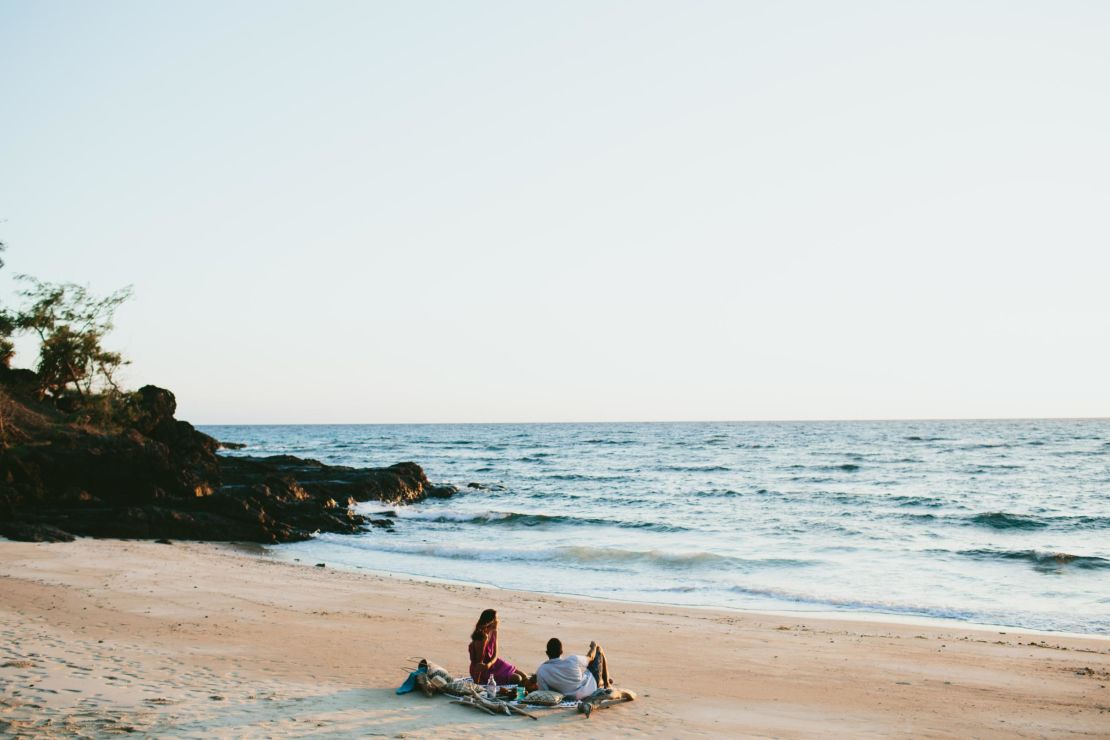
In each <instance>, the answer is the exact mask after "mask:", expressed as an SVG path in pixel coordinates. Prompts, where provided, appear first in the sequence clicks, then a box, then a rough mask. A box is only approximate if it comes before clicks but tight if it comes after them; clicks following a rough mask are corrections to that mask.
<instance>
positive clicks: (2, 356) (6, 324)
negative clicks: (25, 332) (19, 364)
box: [0, 242, 16, 367]
mask: <svg viewBox="0 0 1110 740" xmlns="http://www.w3.org/2000/svg"><path fill="white" fill-rule="evenodd" d="M7 248H8V246H7V245H6V244H4V242H0V253H3V251H4V250H5V249H7ZM3 266H4V259H3V258H2V257H0V267H3ZM15 330H16V320H15V315H14V314H12V313H11V312H10V311H9V310H8V309H7V308H6V307H4V306H0V367H11V364H12V357H13V356H14V355H15V343H14V342H12V335H13V334H15Z"/></svg>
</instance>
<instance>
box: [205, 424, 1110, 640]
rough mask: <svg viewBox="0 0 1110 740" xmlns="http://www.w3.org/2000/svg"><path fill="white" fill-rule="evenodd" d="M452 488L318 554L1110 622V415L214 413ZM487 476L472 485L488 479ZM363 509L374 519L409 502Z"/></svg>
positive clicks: (576, 590) (724, 598) (249, 438)
mask: <svg viewBox="0 0 1110 740" xmlns="http://www.w3.org/2000/svg"><path fill="white" fill-rule="evenodd" d="M201 429H202V430H203V431H205V432H207V433H209V434H211V435H213V436H215V437H216V438H217V439H221V440H225V441H232V442H243V443H246V444H247V445H248V447H247V449H245V450H243V451H242V452H241V453H236V452H228V453H225V454H250V455H273V454H292V455H298V456H301V457H311V458H316V459H318V460H321V461H323V462H325V463H328V464H338V465H352V466H373V467H378V466H386V465H390V464H392V463H395V462H400V461H404V460H412V461H414V462H417V463H419V464H420V465H421V466H422V467H423V468H424V470H425V472H426V473H427V475H428V477H429V478H430V479H431V480H432V481H434V482H436V483H453V484H454V485H456V486H458V487H459V488H460V492H459V493H458V494H457V495H456V496H454V497H453V498H451V499H447V500H431V501H426V502H423V503H420V504H417V505H413V506H408V507H396V508H394V509H393V510H394V511H396V516H397V519H396V526H395V528H394V531H392V532H388V531H385V530H380V529H375V530H372V531H369V532H366V533H365V534H359V535H330V534H323V535H319V536H318V537H316V538H315V539H313V540H311V541H308V542H302V543H295V544H287V545H279V546H275V547H273V548H272V551H273V552H274V553H275V554H277V555H278V556H281V557H287V558H299V559H300V560H302V561H304V562H308V561H311V562H319V561H325V562H327V563H329V564H333V565H341V566H349V567H355V568H367V569H371V570H374V571H380V572H388V573H395V574H409V575H413V576H420V577H431V578H437V579H449V580H458V581H466V582H470V583H481V584H490V585H493V586H498V587H502V588H512V589H521V590H528V591H541V592H550V593H562V594H576V595H584V596H591V597H601V598H609V599H619V600H626V601H638V602H650V603H664V604H680V605H694V606H711V607H726V608H735V609H752V610H764V611H775V612H791V613H794V612H800V613H807V612H821V613H829V612H833V613H843V614H857V615H895V616H897V617H900V618H905V617H926V618H942V619H953V620H959V621H962V622H972V623H980V624H989V625H1005V626H1012V627H1022V628H1029V629H1036V630H1048V631H1067V632H1079V633H1099V634H1110V420H1029V421H876V422H719V423H718V422H704V423H701V422H699V423H651V424H608V423H598V424H434V425H336V426H329V425H295V426H203V427H201ZM472 484H473V487H472ZM391 508H393V507H386V506H382V505H381V504H377V503H367V504H361V505H360V506H359V511H361V512H363V513H367V514H375V513H378V512H382V511H385V510H387V509H391Z"/></svg>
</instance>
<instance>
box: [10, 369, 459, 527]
mask: <svg viewBox="0 0 1110 740" xmlns="http://www.w3.org/2000/svg"><path fill="white" fill-rule="evenodd" d="M24 372H25V371H24ZM0 373H3V371H0ZM7 373H8V374H7V375H5V376H4V377H0V394H2V395H0V429H2V431H3V447H2V448H0V535H3V536H5V537H9V538H11V539H20V540H30V541H65V540H70V539H72V538H73V536H74V535H78V536H90V537H122V538H141V539H165V538H169V539H192V540H224V541H232V540H235V541H249V542H264V543H273V542H293V541H297V540H303V539H307V538H309V537H311V536H312V535H313V533H315V532H317V531H320V532H341V533H355V532H359V531H363V530H364V529H366V528H367V527H369V526H371V525H373V526H379V527H384V528H388V527H391V526H392V524H393V522H392V521H391V520H389V519H382V520H367V519H366V518H365V517H363V516H361V515H359V514H356V513H354V512H353V511H352V510H351V506H352V505H353V504H354V503H356V502H360V501H381V502H383V503H389V504H411V503H415V502H417V501H421V500H423V499H424V498H427V497H429V496H436V497H446V496H450V495H451V494H452V493H454V492H455V489H454V488H453V487H451V486H445V487H437V486H433V485H431V484H430V483H429V482H428V479H427V477H426V476H425V475H424V471H423V470H422V469H421V468H420V466H419V465H417V464H416V463H411V462H403V463H398V464H396V465H391V466H390V467H388V468H350V467H342V466H330V465H324V464H323V463H320V462H318V461H316V460H302V459H300V458H296V457H290V456H284V455H283V456H275V457H265V458H257V457H224V456H219V455H217V454H216V451H217V450H218V449H219V448H220V446H221V444H220V443H219V442H217V441H216V440H215V439H213V438H212V437H210V436H208V435H207V434H204V433H202V432H199V431H197V430H196V429H194V428H193V426H192V425H191V424H189V423H188V422H185V421H179V420H177V419H175V418H174V413H175V412H176V410H177V402H176V400H175V399H174V396H173V394H172V393H171V392H169V391H168V390H165V389H163V388H157V387H155V386H150V385H148V386H145V387H143V388H141V389H140V390H139V391H137V392H136V393H134V394H131V395H130V397H129V398H128V399H127V402H126V412H127V413H126V419H127V421H126V422H125V423H120V422H116V423H115V424H112V425H106V424H101V425H93V424H88V423H78V422H77V421H75V420H74V418H73V415H72V414H67V413H65V412H62V411H58V410H57V409H56V408H55V407H53V406H50V405H49V404H46V403H42V402H38V401H37V400H36V399H35V398H34V397H33V395H32V394H30V393H29V392H27V391H26V387H28V383H27V381H28V378H26V377H23V376H22V375H19V376H17V375H16V373H15V371H7Z"/></svg>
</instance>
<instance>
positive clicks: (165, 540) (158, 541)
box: [154, 537, 173, 545]
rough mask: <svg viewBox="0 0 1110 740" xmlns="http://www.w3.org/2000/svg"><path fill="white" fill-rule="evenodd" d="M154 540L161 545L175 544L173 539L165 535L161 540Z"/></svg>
mask: <svg viewBox="0 0 1110 740" xmlns="http://www.w3.org/2000/svg"><path fill="white" fill-rule="evenodd" d="M154 541H155V542H156V543H157V544H159V545H172V544H173V542H172V541H171V540H167V539H166V538H165V537H163V538H162V539H160V540H154Z"/></svg>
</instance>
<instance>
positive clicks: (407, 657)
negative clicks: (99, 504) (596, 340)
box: [0, 540, 1110, 737]
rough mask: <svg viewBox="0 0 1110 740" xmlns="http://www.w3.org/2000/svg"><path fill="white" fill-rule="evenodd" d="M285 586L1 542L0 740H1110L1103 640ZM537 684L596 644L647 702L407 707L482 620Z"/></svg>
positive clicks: (216, 564)
mask: <svg viewBox="0 0 1110 740" xmlns="http://www.w3.org/2000/svg"><path fill="white" fill-rule="evenodd" d="M313 566H314V564H312V563H303V564H298V563H289V562H285V561H282V560H278V559H275V558H273V557H270V556H267V555H265V554H261V553H260V552H252V551H249V550H245V549H238V548H235V547H232V546H221V545H211V544H195V543H181V542H177V543H174V544H172V545H163V544H157V543H150V542H131V541H111V540H109V541H104V540H79V541H77V542H75V543H71V544H52V545H46V544H27V543H16V542H6V541H2V542H0V593H2V595H3V598H2V599H0V614H2V615H3V618H2V628H0V631H2V635H3V642H2V654H0V734H4V735H6V736H16V737H19V736H29V737H37V736H62V735H66V736H69V735H87V736H98V735H105V734H113V733H128V732H138V733H144V734H150V735H173V736H186V737H221V736H222V737H261V736H294V737H307V736H319V735H330V736H352V737H355V736H360V737H364V736H388V737H404V736H430V735H435V736H438V737H460V736H475V735H493V734H495V733H504V732H516V733H522V732H523V733H543V734H545V735H554V736H559V735H565V736H597V737H600V736H604V735H611V734H619V735H645V736H653V737H660V736H663V737H673V736H684V735H730V736H755V737H814V736H828V735H830V734H831V735H838V736H852V737H865V736H904V737H910V736H913V737H954V736H960V737H971V736H974V737H1003V736H1006V737H1014V736H1018V737H1062V736H1087V737H1108V736H1110V640H1108V639H1105V638H1101V637H1071V636H1047V635H1042V634H1029V633H1023V632H1020V631H1016V630H1007V629H995V630H991V629H979V628H970V627H968V628H964V627H959V628H957V627H951V628H949V627H937V626H928V627H923V626H918V625H914V624H888V623H876V622H867V621H850V620H827V619H817V618H811V617H806V616H793V617H784V616H777V615H762V614H753V613H740V612H728V611H714V610H695V609H682V608H674V607H665V606H651V605H636V604H624V603H618V602H605V601H597V600H586V599H575V598H568V597H562V596H553V595H541V594H534V593H520V592H512V591H503V590H497V589H490V588H478V587H474V586H465V585H457V584H451V583H429V582H421V581H413V580H409V579H405V578H393V577H387V576H379V575H375V574H371V573H366V572H352V571H345V570H341V569H336V568H333V567H325V568H317V567H313ZM487 606H492V607H494V608H496V609H498V611H499V612H500V615H501V619H502V627H501V631H500V643H501V653H502V655H503V656H504V657H505V658H507V659H509V660H511V661H513V662H515V663H516V664H517V665H519V666H521V667H522V668H524V669H526V670H528V671H532V670H534V668H535V666H536V665H537V664H538V663H540V662H541V661H542V660H543V645H544V643H545V641H546V640H547V638H549V637H551V636H558V637H560V638H562V639H563V641H564V642H565V643H567V645H568V649H570V650H574V651H579V652H584V651H585V648H586V645H587V644H588V643H589V641H590V640H597V641H599V642H600V643H601V644H603V645H604V646H605V647H606V649H607V651H608V653H609V656H610V660H611V662H612V669H611V670H612V673H613V675H614V676H615V677H616V678H617V681H618V684H619V685H620V686H622V687H626V688H629V689H632V690H634V691H636V692H637V693H638V694H639V695H640V699H639V701H636V702H633V703H630V704H625V705H621V706H618V707H614V708H611V709H608V710H605V711H598V712H596V713H595V714H594V716H593V717H592V718H591V719H589V720H587V719H585V718H583V717H582V716H581V715H577V714H575V713H574V712H573V711H572V710H548V711H545V712H543V713H542V714H541V717H540V719H539V720H538V721H532V720H530V719H526V718H522V717H513V718H502V717H491V716H487V715H483V714H480V713H478V712H476V711H475V710H472V709H468V708H465V707H459V706H453V705H450V704H448V703H447V701H446V700H445V699H443V698H440V697H437V698H433V699H428V698H426V697H424V696H422V695H419V694H410V695H405V696H396V695H395V694H394V689H395V687H396V686H397V685H399V684H400V682H401V681H402V680H403V678H404V676H405V669H406V668H407V667H410V666H411V665H412V664H413V658H416V657H420V656H426V657H429V658H431V659H432V660H434V661H436V662H438V663H441V664H442V665H444V666H445V667H446V668H448V670H451V671H452V672H455V673H458V674H463V673H464V672H465V670H466V643H467V637H468V632H469V630H470V628H471V626H472V624H473V622H474V619H475V618H476V616H477V614H478V612H479V611H480V610H481V609H482V608H485V607H487Z"/></svg>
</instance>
